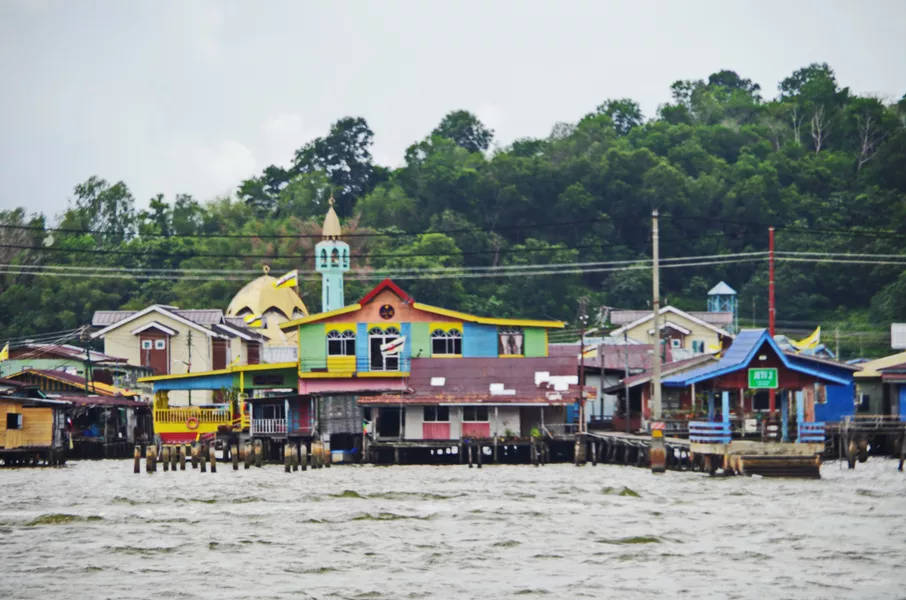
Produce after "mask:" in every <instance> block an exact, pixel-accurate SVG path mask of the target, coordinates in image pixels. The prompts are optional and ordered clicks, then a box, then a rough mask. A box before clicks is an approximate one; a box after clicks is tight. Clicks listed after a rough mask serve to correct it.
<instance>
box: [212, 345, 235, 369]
mask: <svg viewBox="0 0 906 600" xmlns="http://www.w3.org/2000/svg"><path fill="white" fill-rule="evenodd" d="M229 343H230V342H229V340H216V339H215V340H211V347H212V362H211V369H213V370H215V371H216V370H217V369H226V366H227V348H228V347H229V346H228V344H229Z"/></svg>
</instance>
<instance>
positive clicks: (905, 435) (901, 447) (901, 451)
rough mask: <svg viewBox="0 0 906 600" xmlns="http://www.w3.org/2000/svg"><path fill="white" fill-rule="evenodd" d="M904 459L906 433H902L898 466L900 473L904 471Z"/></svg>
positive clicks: (905, 457) (905, 458)
mask: <svg viewBox="0 0 906 600" xmlns="http://www.w3.org/2000/svg"><path fill="white" fill-rule="evenodd" d="M904 460H906V433H903V434H902V435H900V464H899V465H898V466H897V471H899V472H900V473H902V472H903V461H904Z"/></svg>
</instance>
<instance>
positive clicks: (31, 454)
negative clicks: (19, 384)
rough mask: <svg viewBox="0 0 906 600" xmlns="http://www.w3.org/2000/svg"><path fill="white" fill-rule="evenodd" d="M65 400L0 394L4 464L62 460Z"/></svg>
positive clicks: (0, 440) (0, 451) (0, 455)
mask: <svg viewBox="0 0 906 600" xmlns="http://www.w3.org/2000/svg"><path fill="white" fill-rule="evenodd" d="M68 406H69V403H68V402H64V401H58V400H48V399H44V398H20V397H16V396H0V458H2V459H3V462H4V464H7V465H9V464H27V463H29V462H32V463H34V462H37V461H38V460H44V461H47V463H48V464H56V463H58V462H62V460H63V456H64V443H63V430H64V419H65V416H64V409H65V408H66V407H68Z"/></svg>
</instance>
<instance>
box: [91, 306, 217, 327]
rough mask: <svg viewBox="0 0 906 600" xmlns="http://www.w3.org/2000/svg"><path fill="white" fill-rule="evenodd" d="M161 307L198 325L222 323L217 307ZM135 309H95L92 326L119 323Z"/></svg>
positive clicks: (132, 313) (135, 311)
mask: <svg viewBox="0 0 906 600" xmlns="http://www.w3.org/2000/svg"><path fill="white" fill-rule="evenodd" d="M157 306H160V307H161V308H164V309H166V310H169V311H171V312H173V313H176V314H177V315H179V316H180V317H182V318H184V319H188V320H190V321H192V322H193V323H197V324H199V325H213V324H214V323H223V311H222V310H220V309H219V308H190V309H180V308H174V307H172V306H165V305H162V304H161V305H157ZM137 312H139V311H137V310H96V311H94V315H93V316H92V318H91V325H92V327H107V326H109V325H113V324H114V323H119V322H120V321H122V320H123V319H128V318H129V317H131V316H132V315H134V314H135V313H137Z"/></svg>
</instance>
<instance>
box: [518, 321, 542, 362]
mask: <svg viewBox="0 0 906 600" xmlns="http://www.w3.org/2000/svg"><path fill="white" fill-rule="evenodd" d="M523 333H524V334H525V356H526V357H530V356H547V329H543V328H541V327H526V328H525V329H524V330H523Z"/></svg>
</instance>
